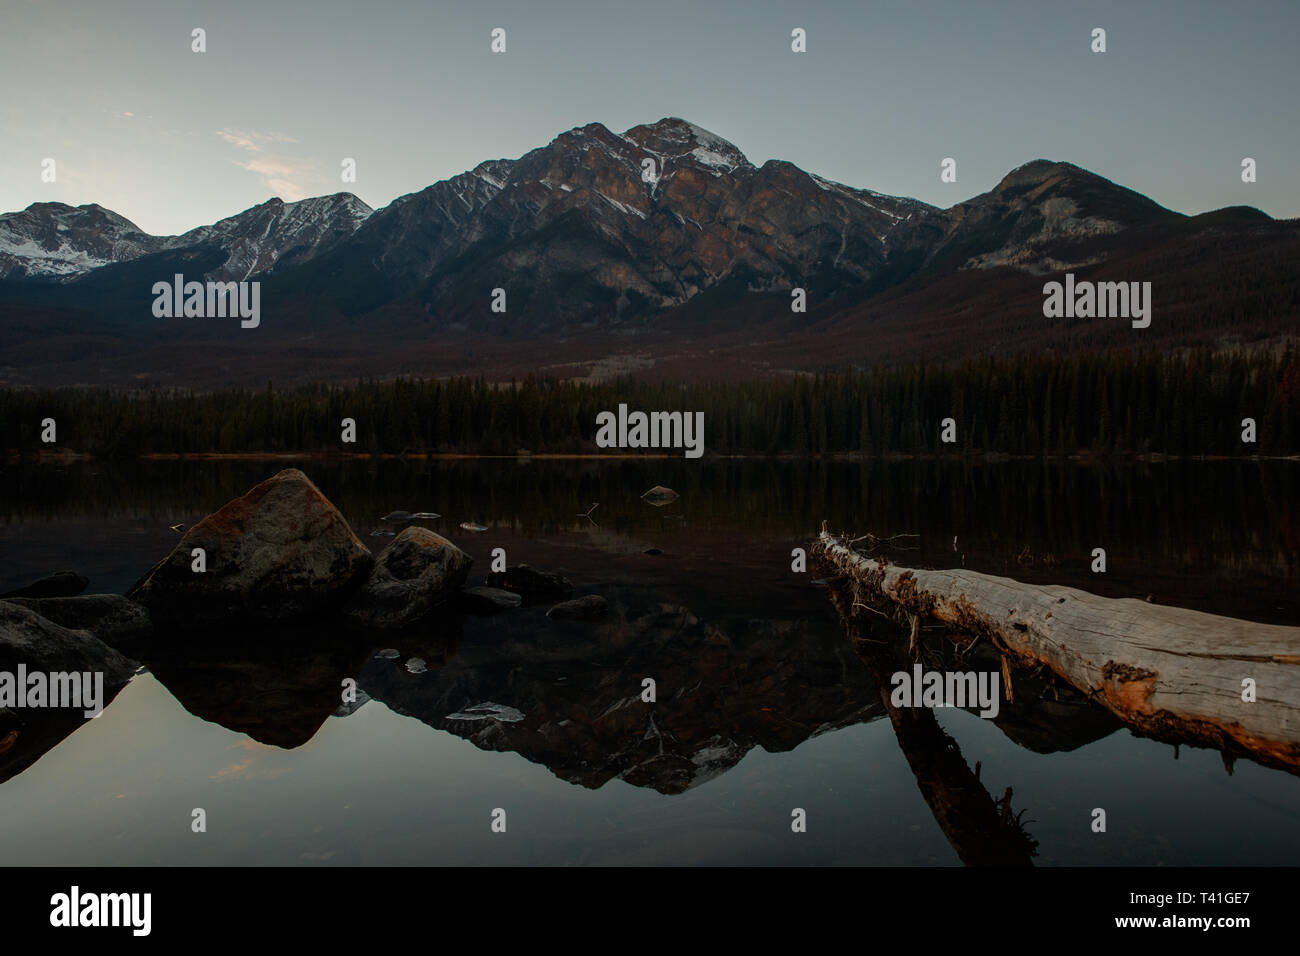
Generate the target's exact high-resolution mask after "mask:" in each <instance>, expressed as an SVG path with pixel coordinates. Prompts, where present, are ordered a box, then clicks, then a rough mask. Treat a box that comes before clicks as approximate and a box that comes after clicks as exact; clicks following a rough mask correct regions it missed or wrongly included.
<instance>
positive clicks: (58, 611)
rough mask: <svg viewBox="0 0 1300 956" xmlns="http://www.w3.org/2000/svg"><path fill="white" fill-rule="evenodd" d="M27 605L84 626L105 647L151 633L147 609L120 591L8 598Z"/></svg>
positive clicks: (57, 620)
mask: <svg viewBox="0 0 1300 956" xmlns="http://www.w3.org/2000/svg"><path fill="white" fill-rule="evenodd" d="M8 600H9V601H10V602H11V603H13V604H19V605H22V606H23V607H25V608H30V609H31V610H33V611H35V612H36V613H37V614H39V615H40V616H41V617H43V618H45V619H46V620H48V621H53V622H54V623H55V624H58V625H59V626H60V627H66V628H71V629H72V630H74V631H75V630H87V631H90V633H91V634H94V635H95V636H96V637H97V638H99V639H100V640H101V641H103V642H104V643H105V644H107V645H108V646H109V647H122V646H123V645H127V644H131V643H132V642H136V641H142V640H145V639H147V638H148V637H150V636H151V635H152V634H153V622H152V621H151V620H150V618H149V610H148V609H147V608H145V607H144V606H142V605H140V604H136V603H135V602H134V601H128V600H127V599H126V598H124V597H122V595H120V594H82V595H80V596H78V597H51V598H28V597H18V598H9V599H8Z"/></svg>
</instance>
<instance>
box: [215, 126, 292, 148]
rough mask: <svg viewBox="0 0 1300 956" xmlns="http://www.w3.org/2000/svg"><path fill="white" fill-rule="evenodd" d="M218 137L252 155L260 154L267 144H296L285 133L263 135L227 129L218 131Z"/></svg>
mask: <svg viewBox="0 0 1300 956" xmlns="http://www.w3.org/2000/svg"><path fill="white" fill-rule="evenodd" d="M217 135H218V136H220V137H221V138H222V139H224V140H225V141H226V142H227V143H230V144H231V145H232V146H238V147H239V148H240V149H246V150H248V151H249V152H250V153H260V152H261V151H262V148H263V144H265V143H296V142H298V141H297V140H296V139H294V138H293V137H292V136H289V135H287V134H285V133H275V132H271V133H263V132H259V131H258V130H239V129H230V128H229V127H227V128H226V129H220V130H217Z"/></svg>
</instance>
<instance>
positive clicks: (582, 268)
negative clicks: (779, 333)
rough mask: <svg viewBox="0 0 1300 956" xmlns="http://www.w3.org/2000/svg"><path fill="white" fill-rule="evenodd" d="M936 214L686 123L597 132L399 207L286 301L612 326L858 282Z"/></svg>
mask: <svg viewBox="0 0 1300 956" xmlns="http://www.w3.org/2000/svg"><path fill="white" fill-rule="evenodd" d="M647 163H648V164H649V166H648V167H647V165H646V164H647ZM647 180H649V181H647ZM931 208H932V207H929V206H927V205H926V204H924V203H921V202H918V201H916V200H913V199H904V198H898V197H892V196H883V195H880V194H878V193H873V192H870V191H868V190H859V189H853V188H850V187H848V186H842V185H840V184H838V183H832V182H829V181H827V180H825V179H822V178H820V177H817V176H813V175H810V174H808V173H805V172H804V171H802V170H800V169H799V168H798V167H796V166H793V165H791V164H790V163H784V162H779V161H772V162H768V163H765V164H764V165H763V166H762V167H755V166H754V165H752V164H751V163H750V162H749V161H748V160H747V159H746V158H745V156H744V154H742V153H741V152H740V150H738V149H737V148H736V147H735V146H733V145H732V144H731V143H728V142H727V141H725V140H723V139H721V138H720V137H718V136H716V135H715V134H713V133H710V132H708V131H707V130H704V129H701V128H700V127H698V126H695V125H693V124H691V123H688V122H686V121H685V120H681V119H676V118H668V119H664V120H660V121H659V122H658V123H654V124H652V125H648V126H636V127H633V128H632V129H629V130H627V131H626V132H624V133H622V134H617V133H613V132H611V131H610V130H608V129H607V128H606V127H604V126H602V125H601V124H599V123H592V124H589V125H587V126H583V127H578V128H575V129H572V130H569V131H568V132H565V133H562V134H560V135H559V136H558V137H556V138H555V139H554V140H553V141H552V142H551V143H549V144H548V145H547V146H544V147H542V148H540V149H535V150H533V151H532V152H530V153H527V154H526V155H524V156H522V157H520V158H519V159H517V160H513V161H511V160H495V161H492V162H488V163H484V164H482V165H480V166H478V167H476V168H475V169H474V170H472V171H470V172H468V173H464V174H462V175H460V176H457V177H454V178H453V179H450V180H446V181H444V182H441V183H437V184H435V185H433V186H430V187H429V188H428V189H425V190H423V191H422V192H419V193H415V194H413V195H410V196H405V197H402V198H401V199H399V200H397V201H395V202H394V203H392V204H391V205H389V206H388V207H386V208H384V209H382V210H380V211H379V212H377V213H375V215H374V216H372V217H371V218H370V219H369V220H368V221H367V222H366V223H365V224H364V225H363V226H362V227H361V228H360V229H358V230H357V232H356V234H355V235H353V236H352V237H351V238H350V239H348V240H347V241H345V242H343V243H340V244H339V245H338V246H337V247H336V248H335V249H334V250H333V252H332V253H331V254H329V255H327V256H324V257H322V258H321V259H320V260H318V261H317V262H316V263H314V264H313V265H312V267H310V268H308V269H307V270H304V273H303V275H302V276H300V277H299V285H298V287H299V288H300V289H303V290H307V289H312V290H316V292H317V294H318V295H320V296H322V297H327V298H332V299H335V300H336V301H338V302H340V303H341V304H342V305H343V308H344V310H345V311H351V312H360V311H366V310H368V309H372V308H376V307H378V306H380V305H382V304H383V303H385V302H388V301H391V300H393V299H395V298H400V297H403V296H410V297H412V298H413V299H414V300H416V301H418V302H419V303H420V304H421V306H422V307H423V309H424V311H425V312H426V313H428V314H430V315H433V316H435V317H436V319H437V321H438V322H439V323H440V324H445V325H453V326H455V325H460V326H461V327H468V326H469V325H471V324H473V325H475V326H477V327H481V326H483V325H484V324H487V325H489V326H491V327H495V328H518V327H519V326H520V324H521V322H522V324H525V325H527V327H529V328H532V329H534V330H535V329H538V328H547V327H552V326H555V325H559V324H563V323H566V322H575V321H576V322H582V323H591V322H596V323H601V322H612V321H618V320H626V319H628V318H631V317H646V316H650V315H654V314H656V313H658V312H662V311H663V310H665V309H671V308H674V307H676V306H680V305H682V304H684V303H685V302H687V301H689V300H690V299H692V298H693V297H694V296H696V295H698V294H699V293H700V292H702V291H704V290H706V289H709V288H712V287H715V286H719V285H725V286H727V287H728V288H730V289H732V290H735V291H736V292H737V293H740V294H743V293H747V292H767V291H772V290H788V289H790V288H793V287H795V286H803V287H805V288H809V287H813V288H819V289H826V290H833V289H837V288H841V287H844V286H849V285H856V284H861V283H867V282H870V281H872V280H873V279H875V278H877V277H879V276H880V275H882V274H883V273H884V266H885V258H886V257H885V241H886V239H887V237H888V236H889V234H890V232H891V231H892V230H893V229H894V228H895V227H896V226H897V225H898V223H900V222H903V221H905V220H907V219H908V218H909V217H911V216H913V215H915V214H918V213H921V212H926V211H930V210H931ZM496 288H502V289H506V290H507V296H508V298H507V311H506V313H505V315H504V316H502V315H501V314H500V313H494V312H493V311H492V310H491V308H490V303H491V295H492V290H493V289H496ZM517 319H518V321H517Z"/></svg>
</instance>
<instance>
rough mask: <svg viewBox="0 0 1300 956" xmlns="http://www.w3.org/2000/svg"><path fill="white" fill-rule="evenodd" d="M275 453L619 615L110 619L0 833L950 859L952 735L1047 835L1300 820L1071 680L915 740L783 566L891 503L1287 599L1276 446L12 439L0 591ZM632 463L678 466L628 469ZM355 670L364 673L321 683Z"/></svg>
mask: <svg viewBox="0 0 1300 956" xmlns="http://www.w3.org/2000/svg"><path fill="white" fill-rule="evenodd" d="M290 466H294V467H301V468H302V469H303V470H304V471H305V472H306V473H307V474H308V475H309V477H311V478H312V480H313V481H314V482H315V483H316V484H317V486H318V487H319V488H320V489H321V490H322V491H323V492H324V493H325V494H326V496H328V497H329V498H330V500H331V501H333V502H334V503H335V505H337V506H338V508H339V509H340V511H341V512H342V513H343V515H344V516H345V517H346V518H347V519H348V521H349V522H350V523H351V525H352V527H353V528H354V530H355V531H356V532H357V534H358V535H359V536H360V537H361V539H362V541H363V542H364V543H365V544H366V545H367V546H368V547H370V549H371V550H372V551H375V552H378V550H380V549H381V548H382V547H383V546H384V545H385V544H386V543H387V542H388V541H390V540H392V539H391V537H388V536H383V535H380V536H376V535H373V534H372V532H375V531H393V530H400V528H401V527H402V525H400V524H393V523H388V522H385V521H383V520H381V516H383V515H386V514H388V513H389V512H391V511H393V510H405V511H411V512H416V511H428V512H434V513H437V514H439V515H441V516H442V517H440V518H438V519H431V520H429V521H423V522H420V523H422V524H426V525H427V526H428V527H430V528H432V529H433V530H435V531H438V532H439V533H441V534H444V535H445V536H447V537H449V538H450V539H451V540H453V541H454V542H455V543H456V544H457V545H459V546H460V547H462V548H463V549H464V550H466V551H467V552H468V553H469V554H470V555H471V556H472V557H473V559H474V568H473V570H472V571H471V574H470V583H471V584H476V583H480V581H481V579H482V577H483V575H484V574H485V573H486V572H487V570H488V567H489V564H490V563H491V555H492V552H493V549H496V548H503V549H504V550H505V552H506V554H507V559H508V561H509V563H510V564H511V565H514V564H518V563H526V564H530V565H533V566H534V567H537V568H541V569H544V570H548V571H555V572H559V573H561V574H563V575H565V576H566V577H568V578H569V579H571V580H572V581H573V583H574V585H575V587H576V593H577V594H587V593H595V594H600V595H603V596H604V597H605V598H606V599H607V600H608V602H609V613H608V615H607V616H606V617H605V618H604V619H603V620H599V621H593V622H559V621H552V620H551V619H549V618H547V617H546V614H545V612H546V607H545V606H544V605H543V606H537V607H523V608H519V609H515V610H507V611H504V612H502V613H499V614H496V615H491V616H476V615H472V614H464V615H461V614H458V613H455V612H452V611H448V613H446V614H444V615H442V616H440V617H439V619H438V620H437V621H436V623H434V624H431V625H430V626H429V627H428V628H426V629H425V630H424V631H422V632H421V633H419V634H415V635H406V636H403V637H402V638H393V639H392V640H384V641H380V642H377V643H372V644H367V646H360V645H359V644H358V642H357V641H356V639H355V638H348V637H347V636H346V635H344V634H343V633H342V632H341V629H334V628H331V627H329V626H318V627H316V628H313V629H285V630H283V631H282V632H277V633H249V632H247V631H246V630H245V629H243V628H241V627H238V626H235V625H233V624H232V628H231V631H230V633H229V634H217V635H215V636H214V635H209V636H205V637H202V638H198V637H196V636H194V635H190V634H186V633H183V632H182V633H172V634H167V635H165V636H164V637H165V639H164V640H160V641H159V642H158V646H156V647H153V648H151V649H150V650H149V651H148V653H147V654H143V655H142V656H141V657H136V656H135V655H134V654H131V653H128V656H132V657H133V659H136V660H139V661H140V663H141V665H142V670H141V673H140V674H139V675H138V676H137V677H136V678H135V679H134V680H133V681H131V683H129V684H128V685H127V686H126V687H125V688H124V689H123V690H121V692H120V693H118V694H117V696H116V697H115V698H114V699H113V701H112V702H111V703H110V704H109V705H108V707H107V708H106V710H105V711H104V713H103V715H102V716H101V717H99V718H98V719H95V720H88V721H84V722H82V723H80V724H79V725H78V726H77V727H76V729H75V730H73V732H71V733H70V734H69V735H68V736H66V737H65V738H64V739H62V741H61V742H59V743H58V744H57V745H55V746H53V747H52V749H50V750H49V751H48V752H46V753H45V754H44V755H43V756H41V757H40V759H39V760H37V761H36V762H35V763H34V764H32V765H31V766H30V767H28V768H27V769H25V770H23V771H22V772H20V773H17V774H15V775H12V776H9V777H8V779H4V778H3V775H0V779H3V782H2V783H0V862H3V863H4V864H6V865H46V864H59V865H69V866H93V865H150V864H180V865H184V864H203V865H210V864H244V865H248V864H252V865H261V864H265V865H310V866H315V865H358V864H360V865H388V864H397V865H403V864H652V865H662V864H669V865H673V864H687V865H689V864H720V865H747V864H790V865H808V864H870V865H879V864H893V865H921V866H925V865H959V864H960V863H961V862H962V859H963V856H962V854H961V852H960V847H959V846H956V845H954V844H955V843H959V842H960V841H959V839H958V838H957V837H955V836H954V833H955V832H958V831H959V830H960V828H957V829H956V830H955V829H954V827H953V826H952V824H951V821H942V820H940V819H939V816H941V815H942V814H937V813H936V811H935V809H934V806H935V805H934V803H933V802H932V799H930V797H932V785H933V781H932V780H928V779H923V778H922V776H921V775H920V774H919V772H918V770H917V765H918V764H917V758H918V757H920V758H925V757H927V756H933V755H932V754H927V753H926V752H925V751H926V748H932V749H936V750H942V749H943V743H942V739H943V737H942V735H943V734H946V735H947V736H948V737H950V738H951V739H952V740H953V741H955V742H956V745H957V746H958V747H959V748H960V758H961V760H962V761H963V762H964V765H965V766H966V767H968V768H970V769H971V770H972V771H975V770H976V769H977V772H978V779H979V781H980V782H981V783H982V784H983V785H984V786H985V787H986V788H987V791H988V794H989V795H990V796H991V798H993V799H998V798H1001V797H1002V796H1003V794H1004V791H1005V790H1006V789H1007V788H1008V787H1010V788H1012V789H1013V797H1012V798H1011V806H1012V807H1013V808H1014V810H1015V813H1016V814H1018V815H1020V817H1021V824H1022V826H1023V829H1024V832H1025V833H1026V834H1027V835H1028V836H1029V837H1031V838H1032V840H1033V841H1034V842H1035V843H1036V854H1035V855H1034V856H1033V862H1034V863H1035V864H1036V865H1080V864H1085V865H1086V864H1122V865H1144V866H1146V865H1151V866H1157V865H1258V864H1279V865H1281V864H1294V863H1295V861H1296V859H1297V855H1298V854H1300V777H1297V776H1296V775H1294V774H1290V773H1287V772H1285V771H1280V770H1274V769H1267V768H1264V767H1262V766H1259V765H1257V764H1254V763H1251V762H1249V761H1247V760H1238V761H1237V762H1236V764H1235V766H1233V767H1232V772H1231V773H1229V772H1228V771H1227V769H1226V768H1225V763H1224V761H1223V760H1222V759H1221V757H1220V755H1219V754H1218V753H1216V752H1213V751H1209V750H1204V749H1197V748H1192V747H1187V746H1184V747H1181V748H1179V749H1178V750H1177V751H1176V750H1175V748H1174V747H1172V746H1171V745H1170V744H1168V743H1162V742H1159V741H1155V740H1151V739H1146V738H1141V737H1138V736H1135V735H1134V734H1132V733H1130V732H1129V731H1128V730H1127V729H1125V728H1124V727H1123V726H1122V725H1120V724H1119V723H1118V721H1116V720H1114V719H1113V718H1111V717H1109V715H1108V714H1106V713H1104V712H1101V711H1100V710H1099V709H1097V708H1095V706H1093V705H1088V704H1086V703H1079V702H1075V703H1074V704H1072V705H1070V706H1066V705H1065V704H1061V703H1060V702H1058V701H1056V700H1049V699H1048V697H1047V696H1046V695H1044V696H1043V697H1042V698H1041V699H1040V701H1039V702H1036V703H1026V704H1025V705H1024V706H1023V707H1019V708H1015V709H1012V708H1004V709H1003V715H1002V717H1000V718H999V719H997V720H985V719H981V718H979V717H978V716H977V715H976V714H975V713H973V712H970V711H967V710H957V709H947V710H944V709H941V710H936V711H935V716H936V718H937V721H938V730H936V733H935V735H934V736H933V738H932V739H923V740H920V741H918V740H915V739H908V740H904V739H903V738H902V737H900V736H899V735H898V734H896V732H895V729H894V727H893V725H892V724H891V721H890V719H889V717H888V715H887V713H886V708H885V707H884V706H883V704H882V699H881V694H880V691H879V687H878V684H877V681H876V680H875V679H873V676H872V670H871V668H870V667H869V666H868V664H867V662H866V661H865V660H864V659H863V658H862V657H861V656H860V654H859V651H858V649H856V647H855V645H854V643H853V642H852V641H850V640H849V638H848V636H847V635H846V633H845V630H844V628H843V626H842V625H841V623H840V620H839V617H838V614H837V613H836V611H835V610H834V608H833V607H832V604H831V601H830V599H829V595H828V591H827V588H826V587H825V585H824V582H821V581H820V580H819V577H820V575H819V572H818V570H817V568H816V566H810V567H809V569H808V570H807V571H806V572H803V573H798V572H795V571H792V569H791V564H792V555H791V552H792V549H795V548H799V547H803V548H807V547H808V546H809V545H810V543H811V542H812V540H813V538H814V537H815V535H816V532H817V531H818V529H819V528H820V527H821V524H822V521H823V520H825V521H827V522H828V525H829V527H830V528H831V529H832V530H835V531H850V532H854V533H856V534H862V533H866V532H868V531H870V532H872V533H873V534H876V535H877V536H880V537H892V536H898V537H895V538H894V545H895V547H896V550H895V551H893V552H892V554H893V556H894V559H895V560H896V562H897V563H902V564H912V565H920V566H927V567H954V566H965V567H967V568H971V569H974V570H980V571H987V572H990V573H996V574H1002V575H1006V576H1009V577H1013V578H1017V579H1019V580H1024V581H1036V582H1044V583H1046V582H1051V583H1059V584H1068V585H1071V586H1074V587H1079V588H1082V589H1084V590H1088V591H1093V592H1095V593H1099V594H1104V595H1108V596H1114V597H1138V598H1144V597H1148V596H1150V598H1151V600H1152V601H1154V602H1155V603H1162V604H1173V605H1178V606H1183V607H1190V608H1196V609H1199V610H1204V611H1210V612H1213V613H1217V614H1224V615H1228V616H1232V617H1239V618H1244V619H1249V620H1254V621H1260V622H1267V623H1275V624H1286V625H1292V626H1294V625H1296V624H1300V586H1298V585H1300V504H1298V502H1300V497H1298V496H1297V495H1296V489H1297V487H1300V483H1298V482H1297V478H1300V462H1295V461H1218V462H1210V461H1172V462H1162V463H1124V464H1112V465H1081V464H1076V463H1067V462H1056V463H1043V462H1020V461H1015V462H1003V463H972V462H959V461H957V462H955V461H897V462H882V461H872V462H865V463H863V462H847V461H804V460H798V461H790V460H763V459H744V460H716V459H704V460H701V461H684V460H682V459H662V460H655V459H633V460H627V459H624V460H586V461H555V460H527V459H523V460H514V459H511V460H459V461H397V460H387V461H366V460H352V461H342V462H340V461H313V460H303V461H288V460H285V461H278V460H277V461H274V462H267V461H188V462H181V461H157V462H145V461H141V462H128V463H118V464H109V463H103V462H95V461H90V462H81V463H76V464H69V465H54V464H39V465H38V464H12V463H11V464H8V465H5V466H4V467H3V470H0V491H2V494H0V591H6V590H9V589H12V588H17V587H20V586H22V585H24V584H27V583H29V582H30V581H32V580H34V579H35V578H37V577H40V576H42V575H44V574H47V573H49V572H51V571H55V570H59V569H62V568H69V569H72V570H75V571H78V572H80V573H82V574H84V575H86V576H88V577H89V578H90V586H89V587H88V588H87V589H86V593H95V592H117V593H122V592H124V591H126V590H127V589H128V588H129V587H130V586H131V585H132V584H133V583H134V582H135V581H136V580H137V579H139V578H140V576H141V575H142V574H144V573H145V572H146V571H147V570H148V569H149V568H150V567H151V566H152V565H153V564H154V563H155V562H156V561H157V560H158V559H160V558H161V557H162V556H163V555H165V554H166V553H167V552H168V551H169V550H170V549H171V548H173V547H174V546H175V544H176V542H177V541H178V540H179V535H178V534H177V533H176V532H174V531H171V530H169V528H170V526H172V525H175V524H177V523H181V524H184V525H185V526H189V525H192V524H194V523H195V522H197V521H198V520H200V519H201V518H202V517H203V516H205V515H206V514H208V513H210V512H212V511H215V510H216V509H217V508H218V507H220V506H221V505H222V504H224V503H225V502H226V501H228V500H230V499H232V498H234V497H237V496H239V495H241V494H243V493H244V492H245V491H247V490H248V489H249V488H250V487H252V486H253V485H254V484H256V483H257V482H258V481H261V480H262V479H264V478H266V477H269V476H270V475H271V474H274V473H275V472H276V471H278V470H279V469H281V468H283V467H290ZM654 485H666V486H668V487H671V488H673V489H675V490H676V491H677V492H678V493H679V495H680V497H679V498H678V499H676V500H675V501H673V502H671V503H669V504H667V505H663V506H659V507H657V506H654V505H651V504H649V503H647V502H646V501H643V500H642V499H641V497H640V496H641V493H642V492H644V491H645V490H646V489H648V488H650V487H652V486H654ZM597 503H598V504H597ZM593 504H596V507H594V508H593ZM584 514H589V517H583V515H584ZM462 522H472V523H476V524H480V525H483V526H485V527H486V528H487V530H486V531H483V532H481V533H474V532H468V531H465V530H462V529H461V528H460V527H459V526H460V524H461V523H462ZM1097 547H1102V548H1104V549H1105V551H1106V557H1107V570H1106V573H1104V574H1095V573H1093V572H1092V571H1091V570H1090V565H1091V562H1092V552H1093V549H1094V548H1097ZM346 678H354V679H355V680H356V683H357V686H358V688H359V689H360V691H361V692H362V693H361V694H360V695H359V697H358V701H357V702H356V703H354V704H349V705H346V706H340V687H341V684H342V682H343V680H344V679H346ZM646 678H650V679H652V680H653V681H654V682H655V689H656V698H657V699H656V700H655V702H654V703H653V704H648V703H645V702H643V701H642V699H641V694H642V688H643V680H645V679H646ZM977 764H978V768H977ZM943 772H947V771H943ZM957 772H958V774H959V775H960V773H961V772H962V771H961V767H958V769H957ZM1098 807H1102V808H1105V809H1106V812H1107V818H1108V829H1107V832H1105V833H1095V832H1093V831H1092V829H1091V826H1090V824H1091V821H1092V811H1093V809H1094V808H1098ZM199 808H201V809H202V810H203V811H204V813H205V816H206V832H202V833H196V832H194V831H193V830H192V828H191V821H192V819H193V813H194V811H195V810H196V809H199ZM796 809H798V810H802V811H804V816H805V817H806V831H805V832H794V831H793V830H792V826H791V822H792V819H793V817H792V814H793V813H794V812H795V811H796ZM1022 811H1023V812H1022ZM494 820H495V821H501V820H504V832H496V831H495V830H494V828H493V822H494ZM497 829H500V824H499V823H498V827H497Z"/></svg>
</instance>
